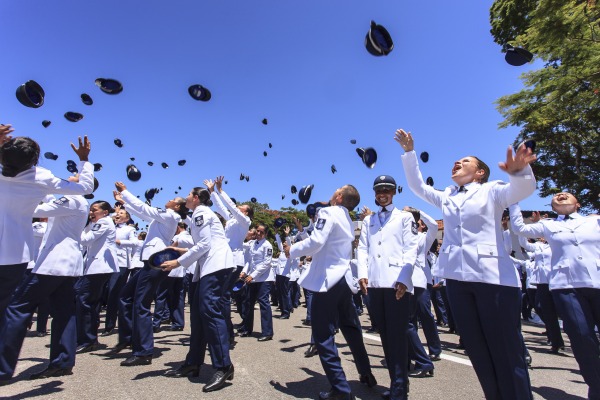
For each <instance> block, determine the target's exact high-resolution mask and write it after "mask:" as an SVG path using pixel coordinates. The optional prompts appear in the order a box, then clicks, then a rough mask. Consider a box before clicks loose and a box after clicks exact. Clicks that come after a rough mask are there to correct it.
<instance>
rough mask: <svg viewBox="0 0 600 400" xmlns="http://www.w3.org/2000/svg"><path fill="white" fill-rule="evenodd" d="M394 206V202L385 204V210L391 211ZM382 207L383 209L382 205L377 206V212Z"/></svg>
mask: <svg viewBox="0 0 600 400" xmlns="http://www.w3.org/2000/svg"><path fill="white" fill-rule="evenodd" d="M394 208H395V207H394V203H390V204H388V205H387V206H385V210H386V211H388V212H389V211H392V210H393V209H394ZM382 209H383V207H381V206H379V212H381V210H382Z"/></svg>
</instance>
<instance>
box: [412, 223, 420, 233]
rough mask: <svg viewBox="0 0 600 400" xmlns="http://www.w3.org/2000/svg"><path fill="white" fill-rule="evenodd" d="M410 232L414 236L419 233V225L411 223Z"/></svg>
mask: <svg viewBox="0 0 600 400" xmlns="http://www.w3.org/2000/svg"><path fill="white" fill-rule="evenodd" d="M410 230H411V231H412V233H413V235H416V234H417V233H419V225H417V223H416V222H411V223H410Z"/></svg>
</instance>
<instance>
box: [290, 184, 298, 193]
mask: <svg viewBox="0 0 600 400" xmlns="http://www.w3.org/2000/svg"><path fill="white" fill-rule="evenodd" d="M290 190H291V192H292V194H296V193H298V189H296V186H294V185H292V187H291V188H290Z"/></svg>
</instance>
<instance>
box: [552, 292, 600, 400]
mask: <svg viewBox="0 0 600 400" xmlns="http://www.w3.org/2000/svg"><path fill="white" fill-rule="evenodd" d="M551 293H552V297H553V298H554V303H555V304H556V310H557V311H558V315H559V316H560V318H561V319H562V320H563V328H564V329H565V332H566V333H567V336H569V339H570V340H571V349H573V355H574V356H575V359H576V360H577V364H579V369H580V371H581V376H583V380H584V381H585V383H587V385H588V387H589V389H588V399H590V400H598V399H600V349H599V348H598V338H597V337H596V332H595V331H594V326H600V289H592V288H577V289H559V290H552V292H551Z"/></svg>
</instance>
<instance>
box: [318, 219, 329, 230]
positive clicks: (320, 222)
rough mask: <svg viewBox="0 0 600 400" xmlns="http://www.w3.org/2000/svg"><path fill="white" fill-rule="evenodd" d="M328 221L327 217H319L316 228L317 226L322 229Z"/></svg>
mask: <svg viewBox="0 0 600 400" xmlns="http://www.w3.org/2000/svg"><path fill="white" fill-rule="evenodd" d="M326 221H327V220H326V219H323V218H319V219H318V220H317V225H316V226H315V228H317V229H318V230H322V229H323V227H324V226H325V222H326Z"/></svg>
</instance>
